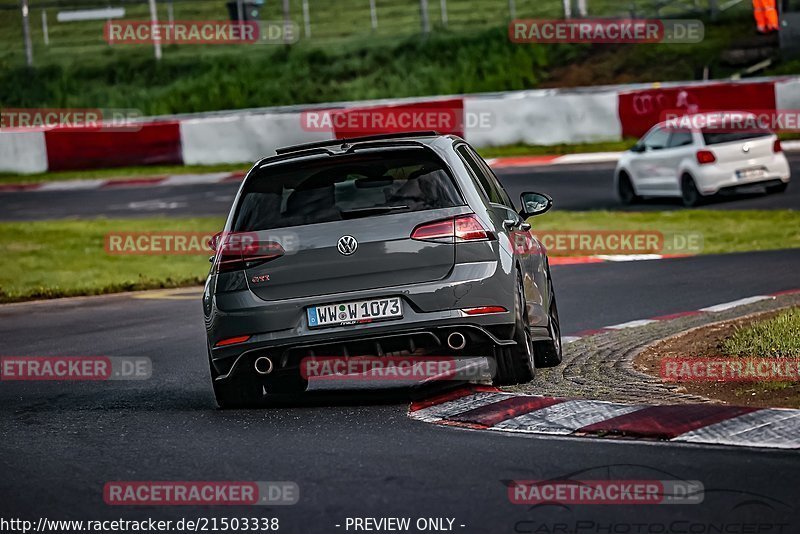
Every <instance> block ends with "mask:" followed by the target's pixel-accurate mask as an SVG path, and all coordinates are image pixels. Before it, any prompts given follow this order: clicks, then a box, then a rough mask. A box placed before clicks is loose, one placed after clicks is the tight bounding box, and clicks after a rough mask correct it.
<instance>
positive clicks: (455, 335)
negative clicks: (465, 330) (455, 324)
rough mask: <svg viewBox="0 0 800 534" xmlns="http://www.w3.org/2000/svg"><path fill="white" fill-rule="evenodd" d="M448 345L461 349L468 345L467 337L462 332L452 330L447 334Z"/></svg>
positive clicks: (451, 347) (452, 348) (454, 348)
mask: <svg viewBox="0 0 800 534" xmlns="http://www.w3.org/2000/svg"><path fill="white" fill-rule="evenodd" d="M447 346H448V347H449V348H450V349H451V350H461V349H463V348H464V347H466V346H467V338H466V337H464V334H462V333H461V332H458V331H456V332H450V335H449V336H447Z"/></svg>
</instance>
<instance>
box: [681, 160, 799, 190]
mask: <svg viewBox="0 0 800 534" xmlns="http://www.w3.org/2000/svg"><path fill="white" fill-rule="evenodd" d="M744 167H764V168H765V169H766V172H765V173H764V175H762V176H759V177H757V178H751V179H741V178H738V177H737V175H736V171H735V170H730V169H715V168H713V167H708V168H705V169H701V170H699V171H698V172H697V173H696V175H695V179H696V181H697V187H698V188H699V190H700V192H701V193H702V194H703V195H713V194H715V193H718V192H720V191H732V190H736V189H739V188H743V187H749V186H755V185H769V184H770V183H777V181H782V182H784V183H788V182H789V180H790V177H791V170H790V169H789V162H788V161H787V160H786V157H785V156H782V157H778V156H776V157H774V158H771V159H770V160H769V161H767V162H762V161H754V162H753V163H752V164H747V165H744Z"/></svg>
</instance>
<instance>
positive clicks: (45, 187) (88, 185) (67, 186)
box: [37, 180, 106, 191]
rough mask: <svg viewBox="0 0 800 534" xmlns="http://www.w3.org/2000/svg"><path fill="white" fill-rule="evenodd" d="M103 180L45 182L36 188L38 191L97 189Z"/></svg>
mask: <svg viewBox="0 0 800 534" xmlns="http://www.w3.org/2000/svg"><path fill="white" fill-rule="evenodd" d="M105 182H106V181H105V180H64V181H63V182H47V183H44V184H42V185H40V186H39V187H38V189H37V190H38V191H80V190H82V189H97V188H98V187H100V186H101V185H103V184H104V183H105Z"/></svg>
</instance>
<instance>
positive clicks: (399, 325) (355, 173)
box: [203, 132, 561, 408]
mask: <svg viewBox="0 0 800 534" xmlns="http://www.w3.org/2000/svg"><path fill="white" fill-rule="evenodd" d="M276 152H277V155H275V156H272V157H268V158H265V159H263V160H261V161H259V162H258V163H257V164H256V165H255V166H253V168H252V169H251V170H250V171H249V172H248V173H247V176H246V177H245V179H244V181H243V182H242V185H241V187H240V189H239V192H238V194H237V195H236V198H235V200H234V203H233V208H232V209H231V212H230V214H229V216H228V219H227V221H226V223H225V227H224V229H223V231H222V232H221V233H220V234H217V235H216V236H214V238H213V239H212V240H211V247H212V248H213V249H214V256H213V257H212V258H211V261H212V262H213V263H212V267H211V271H210V273H209V276H208V279H207V281H206V285H205V290H204V293H203V310H204V316H205V326H206V333H207V340H208V357H209V363H210V367H211V378H212V383H213V387H214V393H215V395H216V398H217V403H218V404H219V405H220V406H221V407H223V408H224V407H236V406H245V405H249V404H253V403H256V402H258V401H259V400H261V399H262V398H263V396H264V395H265V394H266V395H275V394H277V395H296V394H299V393H302V392H303V391H305V390H306V388H307V385H308V380H307V377H305V376H304V375H303V373H301V372H300V362H301V360H302V359H303V358H307V357H309V356H314V355H321V354H324V355H338V356H339V357H343V358H349V357H353V356H375V357H383V356H385V355H392V356H395V357H396V356H399V357H402V356H404V355H414V356H415V357H417V356H419V355H423V357H424V355H426V354H430V355H437V356H440V355H443V354H449V355H457V356H464V357H470V356H475V357H488V358H490V359H491V360H490V361H493V362H494V364H495V365H493V366H491V367H492V368H493V373H494V382H495V383H496V384H514V383H522V382H527V381H529V380H531V379H532V378H533V376H534V370H535V368H536V367H552V366H555V365H558V364H559V363H560V362H561V332H560V327H559V319H558V307H557V305H556V297H555V293H554V291H553V282H552V279H551V276H550V269H549V264H548V259H547V255H546V252H545V249H544V247H543V246H542V245H541V243H540V242H538V241H537V240H536V239H535V238H534V237H533V236H532V235H531V233H530V232H529V231H528V230H529V229H530V225H529V224H528V223H527V222H526V219H527V218H528V217H530V216H533V215H538V214H540V213H544V212H545V211H547V210H548V209H550V207H551V206H552V200H551V199H550V197H548V196H547V195H543V194H538V193H523V194H522V195H521V199H520V200H521V209H519V210H517V209H515V208H514V205H513V203H512V201H511V199H510V198H509V196H508V194H507V193H506V192H505V190H504V189H503V187H502V186H501V185H500V183H499V182H498V180H497V178H496V177H495V175H494V173H493V172H492V171H491V169H490V168H489V166H488V165H487V164H486V163H485V162H484V161H483V159H481V157H480V156H478V155H477V154H476V152H475V151H474V150H473V149H472V147H470V145H468V144H467V143H466V142H465V141H464V140H463V139H461V138H459V137H456V136H452V135H439V134H436V133H435V132H418V133H410V134H395V135H381V136H371V137H361V138H355V139H346V140H341V139H340V140H335V141H327V142H323V143H312V144H306V145H298V146H294V147H287V148H283V149H279V150H278V151H276Z"/></svg>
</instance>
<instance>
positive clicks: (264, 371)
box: [254, 356, 272, 375]
mask: <svg viewBox="0 0 800 534" xmlns="http://www.w3.org/2000/svg"><path fill="white" fill-rule="evenodd" d="M254 367H255V369H256V373H258V374H260V375H268V374H270V373H271V372H272V360H270V359H269V358H267V357H266V356H261V357H259V358H256V362H255V364H254Z"/></svg>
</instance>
